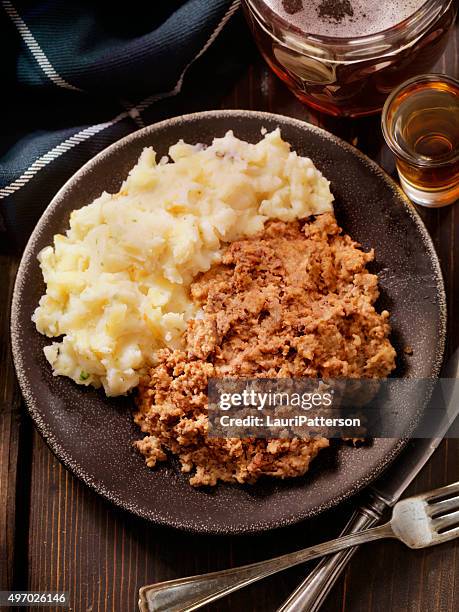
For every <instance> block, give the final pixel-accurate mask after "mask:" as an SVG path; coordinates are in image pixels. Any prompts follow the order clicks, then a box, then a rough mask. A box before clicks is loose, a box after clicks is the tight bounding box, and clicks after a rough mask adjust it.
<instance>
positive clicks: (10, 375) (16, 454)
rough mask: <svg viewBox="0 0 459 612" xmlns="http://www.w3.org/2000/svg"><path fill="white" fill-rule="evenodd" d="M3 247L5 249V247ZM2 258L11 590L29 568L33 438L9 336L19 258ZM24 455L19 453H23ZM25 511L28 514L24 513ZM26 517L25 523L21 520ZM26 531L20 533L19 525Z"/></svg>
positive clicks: (3, 489) (4, 550)
mask: <svg viewBox="0 0 459 612" xmlns="http://www.w3.org/2000/svg"><path fill="white" fill-rule="evenodd" d="M2 246H4V245H2ZM2 251H4V252H2V253H1V254H0V287H1V290H2V298H1V301H2V308H1V309H0V588H1V589H12V588H14V586H15V585H16V584H18V583H20V582H21V579H22V577H23V576H24V575H25V574H24V571H25V572H26V570H27V566H26V565H25V563H24V559H23V558H22V553H23V551H24V549H25V544H26V539H27V521H26V519H27V504H28V502H27V499H28V484H29V478H28V472H29V467H28V466H29V465H30V452H29V451H28V450H27V448H25V446H27V439H28V436H29V434H30V426H29V425H28V424H27V417H26V416H25V414H24V411H23V410H22V407H21V395H20V392H19V389H18V385H17V382H16V377H15V373H14V368H13V363H12V358H11V348H10V334H9V304H10V301H11V294H12V290H13V284H14V278H15V274H16V268H17V258H16V257H14V256H13V255H11V254H8V252H7V249H2ZM21 449H22V450H23V451H24V452H23V453H20V450H21ZM23 509H24V510H25V514H24V513H23ZM24 516H25V522H24V520H21V518H22V517H24ZM21 522H22V525H23V527H24V530H23V531H22V532H20V531H19V525H20V524H21Z"/></svg>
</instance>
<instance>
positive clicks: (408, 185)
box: [381, 74, 459, 208]
mask: <svg viewBox="0 0 459 612" xmlns="http://www.w3.org/2000/svg"><path fill="white" fill-rule="evenodd" d="M381 124H382V130H383V134H384V138H385V140H386V143H387V145H388V146H389V148H390V149H391V151H392V153H393V154H394V156H395V161H396V165H397V170H398V174H399V177H400V183H401V185H402V188H403V190H404V191H405V193H406V194H407V195H408V197H409V198H410V199H411V200H413V202H416V203H417V204H421V205H422V206H427V207H431V208H438V207H440V206H447V205H448V204H452V203H453V202H455V201H456V200H457V199H459V81H457V80H455V79H453V78H452V77H449V76H447V75H444V74H426V75H422V76H419V77H415V78H413V79H410V80H408V81H407V82H406V83H403V84H402V85H400V86H399V87H398V88H396V89H395V90H394V91H393V92H392V94H391V95H390V96H389V98H388V99H387V101H386V104H385V105H384V109H383V113H382V118H381Z"/></svg>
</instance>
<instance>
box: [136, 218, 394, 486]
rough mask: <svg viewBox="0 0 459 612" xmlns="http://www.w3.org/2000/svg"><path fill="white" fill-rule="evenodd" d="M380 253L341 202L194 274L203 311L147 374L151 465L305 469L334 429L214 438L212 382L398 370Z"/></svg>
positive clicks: (238, 471)
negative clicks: (342, 212) (210, 433)
mask: <svg viewBox="0 0 459 612" xmlns="http://www.w3.org/2000/svg"><path fill="white" fill-rule="evenodd" d="M373 257H374V254H373V251H370V252H369V253H365V252H363V251H362V250H361V248H360V245H359V244H357V243H356V242H354V241H353V240H352V239H351V238H350V237H349V236H347V235H344V234H343V233H342V230H341V229H340V228H339V227H338V225H337V223H336V220H335V217H334V215H333V214H332V213H325V214H322V215H319V216H317V217H315V218H311V219H309V220H308V221H303V222H298V221H295V222H291V223H284V222H278V221H270V222H268V223H267V224H266V226H265V229H264V231H263V232H262V233H260V234H258V235H257V236H254V237H252V238H247V239H244V240H240V241H236V242H233V243H231V244H229V245H228V247H227V248H226V251H225V252H224V255H223V259H222V262H221V264H218V265H215V266H214V267H213V268H211V270H209V271H208V272H206V273H204V274H202V275H201V276H199V277H198V278H197V279H196V281H195V282H194V283H193V284H192V286H191V295H192V298H193V300H194V301H195V302H196V303H197V304H198V305H199V306H200V307H201V309H202V313H203V314H202V318H196V319H193V320H190V321H189V323H188V329H187V332H186V336H185V348H184V349H183V350H170V349H164V350H162V351H160V353H159V355H158V358H159V362H158V364H157V365H155V367H153V368H151V370H150V372H149V375H148V376H146V377H144V379H143V380H142V381H141V384H140V386H139V391H138V395H137V408H138V410H137V412H136V414H135V421H136V423H137V424H138V425H139V426H140V428H141V430H142V432H143V433H145V434H146V436H145V437H144V438H143V439H142V440H139V441H137V442H136V445H137V447H138V449H139V450H140V452H142V453H143V455H144V456H145V458H146V462H147V465H149V466H150V467H153V466H154V465H155V464H156V462H157V461H163V460H166V459H167V454H166V452H167V451H169V452H171V453H174V454H175V455H177V456H178V457H179V459H180V462H181V465H182V471H184V472H189V473H191V478H190V482H191V484H193V485H215V484H216V483H217V482H218V480H222V481H225V482H240V483H254V482H256V480H258V478H260V477H261V476H263V475H265V476H274V477H278V478H287V477H292V476H300V475H302V474H304V473H305V472H306V471H307V470H308V467H309V464H310V462H311V460H312V459H314V457H315V456H316V455H317V454H318V452H319V451H320V449H321V448H324V447H326V446H328V440H327V439H325V438H310V439H300V438H294V439H282V440H277V439H274V440H264V439H263V440H262V439H254V438H250V439H242V440H241V439H216V438H208V437H207V436H206V432H207V382H208V380H209V378H211V377H217V378H219V377H245V378H256V377H263V378H288V377H301V376H303V377H304V376H308V377H324V378H381V377H385V376H387V375H388V374H389V373H390V372H391V371H392V370H393V369H394V367H395V357H396V354H395V350H394V348H393V346H392V345H391V343H390V340H389V337H388V336H389V332H390V326H389V313H388V312H387V311H386V310H384V311H383V312H381V313H378V312H376V310H375V308H374V303H375V301H376V299H377V297H378V279H377V276H376V275H374V274H370V273H369V272H368V270H367V269H366V265H367V263H368V262H370V261H372V260H373Z"/></svg>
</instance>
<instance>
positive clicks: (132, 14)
mask: <svg viewBox="0 0 459 612" xmlns="http://www.w3.org/2000/svg"><path fill="white" fill-rule="evenodd" d="M0 11H1V13H0V32H1V36H2V47H3V54H2V63H3V65H2V82H3V92H2V97H1V100H2V101H1V104H2V115H1V119H0V121H1V130H0V230H1V231H2V234H0V239H1V240H5V233H6V235H7V236H8V239H9V240H13V241H14V242H15V243H16V244H17V245H18V246H19V247H21V246H23V245H24V243H25V241H26V240H27V238H28V236H29V235H30V232H31V231H32V229H33V227H34V225H35V224H36V222H37V220H38V218H39V216H40V214H41V213H42V211H43V210H44V208H45V207H46V206H47V204H48V203H49V201H50V200H51V199H52V197H53V195H54V194H55V193H56V192H57V191H58V189H59V188H60V187H61V186H62V184H63V183H64V182H65V181H66V180H67V179H68V178H69V177H70V176H71V175H72V174H73V173H74V172H75V171H76V170H77V169H78V168H79V167H80V166H81V165H82V164H83V163H84V162H86V161H87V160H88V159H90V158H91V157H92V156H94V155H95V154H96V153H98V152H99V151H100V150H102V149H103V148H105V147H106V146H108V145H109V144H111V143H112V142H114V141H116V140H118V139H119V138H121V137H123V136H125V135H127V134H129V133H131V132H132V131H134V130H136V129H139V128H140V127H143V126H144V125H148V124H150V123H153V122H155V121H158V120H161V119H164V118H166V117H169V116H173V115H176V114H182V113H185V112H193V111H196V110H205V109H208V108H214V107H218V104H219V99H220V98H221V96H222V94H224V92H225V88H227V87H228V86H230V85H231V83H232V82H234V78H235V76H236V75H237V74H238V72H239V71H240V70H241V69H243V68H244V66H245V65H246V64H247V62H248V61H249V58H250V54H251V53H252V50H253V48H252V44H251V42H250V37H249V35H248V32H247V28H246V26H245V24H244V21H243V19H242V16H241V15H240V9H239V7H238V2H235V1H233V0H154V1H152V2H149V3H145V2H144V1H140V0H129V1H128V2H122V3H116V2H107V1H101V0H99V1H97V0H78V1H76V0H75V1H73V0H48V1H47V2H43V1H41V2H34V1H23V0H11V1H10V0H1V8H0ZM235 40H237V44H234V41H235ZM2 236H3V238H2Z"/></svg>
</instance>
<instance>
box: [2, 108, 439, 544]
mask: <svg viewBox="0 0 459 612" xmlns="http://www.w3.org/2000/svg"><path fill="white" fill-rule="evenodd" d="M277 126H280V128H281V130H282V135H283V137H284V139H286V140H287V141H289V142H290V143H291V144H292V146H293V148H294V149H295V150H296V151H298V153H300V154H301V155H308V156H309V157H311V158H312V159H313V161H314V163H315V164H316V165H317V166H318V168H319V169H320V170H322V171H323V172H324V174H325V176H327V177H328V178H329V179H330V180H331V185H332V190H333V193H334V195H335V198H336V201H335V210H336V214H337V216H338V218H339V221H340V222H341V224H342V226H343V227H344V229H345V230H346V232H348V233H349V234H351V236H352V237H353V238H355V239H356V240H358V241H359V242H361V243H362V245H363V246H364V247H365V249H369V248H371V247H374V248H375V250H376V263H375V270H376V271H378V272H379V278H380V286H381V294H382V295H381V298H380V304H379V305H380V308H386V307H387V308H388V309H389V310H390V311H391V313H392V326H393V342H394V344H395V346H396V348H397V350H398V353H399V364H398V372H397V374H398V375H401V376H409V377H413V378H415V377H419V378H429V377H435V376H437V375H438V372H439V369H440V366H441V361H442V357H443V345H444V336H445V299H444V289H443V281H442V277H441V272H440V266H439V263H438V259H437V256H436V254H435V251H434V248H433V246H432V242H431V240H430V238H429V236H428V234H427V231H426V229H425V227H424V225H423V224H422V222H421V220H420V218H419V217H418V215H417V213H416V212H415V210H414V208H413V207H412V206H411V204H410V203H409V202H408V200H407V199H406V198H405V197H404V195H403V194H402V192H401V191H400V190H399V189H398V188H397V186H396V185H395V183H394V182H393V181H392V180H391V179H390V178H389V177H387V176H386V175H385V174H384V173H383V172H382V171H381V169H380V168H379V167H378V166H376V164H374V163H373V162H371V161H370V160H369V159H368V158H366V157H365V156H363V155H362V154H361V153H359V152H358V151H357V150H356V149H354V148H352V147H351V146H349V145H348V144H346V143H344V142H342V141H341V140H339V139H337V138H335V137H334V136H331V135H330V134H328V133H327V132H325V131H323V130H321V129H318V128H316V127H314V126H311V125H308V124H307V123H304V122H302V121H297V120H294V119H290V118H287V117H282V116H277V115H271V114H266V113H258V112H247V111H214V112H206V113H198V114H194V115H188V116H185V117H178V118H176V119H172V120H168V121H164V122H161V123H158V124H156V125H152V126H149V127H147V128H145V129H143V130H140V131H138V132H136V133H135V134H132V135H130V136H128V137H127V138H124V139H123V140H120V141H119V142H118V143H115V144H114V145H112V146H110V147H108V148H107V149H106V150H105V151H103V152H102V153H100V154H99V155H97V156H96V157H95V158H94V159H93V160H91V161H90V162H88V163H87V164H86V165H85V166H84V167H83V168H82V169H81V170H80V171H79V172H77V173H76V174H75V176H74V177H73V178H71V179H70V180H69V181H68V182H67V183H66V185H64V187H63V188H62V189H61V190H60V191H59V193H58V194H57V195H56V197H55V198H54V199H53V201H52V202H51V204H50V205H49V207H48V208H47V210H46V211H45V213H44V215H43V216H42V218H41V220H40V222H39V223H38V225H37V227H36V229H35V231H34V233H33V235H32V237H31V239H30V241H29V244H28V245H27V248H26V250H25V253H24V256H23V258H22V262H21V265H20V268H19V273H18V276H17V281H16V286H15V291H14V298H13V307H12V340H13V353H14V361H15V365H16V371H17V374H18V378H19V382H20V385H21V389H22V392H23V394H24V397H25V400H26V403H27V406H28V408H29V410H30V413H31V415H32V418H33V420H34V421H35V424H36V425H37V427H38V429H39V431H40V432H41V434H42V435H43V437H44V438H45V440H46V441H47V443H48V445H49V446H50V448H51V449H52V450H53V451H54V453H55V454H56V455H57V457H58V458H59V459H60V460H61V461H62V462H63V463H64V465H65V466H66V467H68V468H69V469H70V470H71V471H72V472H73V473H74V474H75V475H76V476H78V477H79V478H81V479H82V480H83V481H84V482H86V483H87V484H88V485H89V486H90V487H91V488H92V489H94V490H95V491H97V492H98V493H100V494H101V495H103V496H104V497H105V498H107V499H109V500H110V501H112V502H114V503H115V504H117V505H119V506H121V507H122V508H125V509H126V510H129V511H131V512H133V513H135V514H137V515H139V516H142V517H145V518H147V519H150V520H151V521H153V522H155V523H157V524H160V525H170V526H173V527H180V528H183V529H187V530H191V531H196V532H207V533H242V532H254V531H261V530H264V529H270V528H273V527H280V526H283V525H288V524H291V523H295V522H297V521H300V520H302V519H305V518H307V517H310V516H312V515H314V514H317V513H318V512H320V511H322V510H324V509H325V508H329V507H331V506H333V505H335V504H337V503H338V502H340V501H341V500H343V499H345V498H347V497H349V496H350V495H352V494H353V493H355V492H356V491H358V490H359V489H360V488H361V487H363V486H364V485H366V484H368V483H369V482H370V481H371V480H373V479H374V478H375V477H376V476H377V475H378V474H379V473H380V472H381V471H382V470H383V469H384V467H386V466H387V465H388V464H389V463H390V462H391V461H392V460H393V458H394V457H395V456H396V455H397V453H398V452H399V451H400V450H401V448H402V447H403V445H404V443H403V441H400V440H393V439H377V440H375V441H374V443H373V445H372V446H371V447H368V448H358V449H354V448H349V447H345V446H342V447H338V448H333V449H328V450H327V451H324V452H322V454H321V455H320V456H319V458H318V459H316V460H315V461H314V463H313V467H312V469H311V471H310V472H309V473H308V474H307V475H306V476H305V477H302V478H298V479H293V480H289V481H283V482H276V481H272V480H266V481H262V482H259V483H258V484H256V485H255V486H235V485H219V486H218V487H216V488H214V489H213V490H211V491H208V490H203V489H194V488H192V487H191V486H190V485H189V484H188V478H187V476H186V475H183V474H181V473H180V472H179V470H178V468H177V465H176V464H174V463H173V462H171V463H169V464H166V465H163V466H161V467H159V468H158V469H156V470H150V469H148V468H147V467H146V466H145V464H144V461H143V459H142V457H141V456H140V455H139V454H138V453H137V452H136V451H135V450H134V449H133V448H132V441H133V440H134V439H135V438H138V437H139V431H138V430H137V428H136V427H135V426H134V424H133V422H132V419H131V416H130V400H129V399H128V398H117V399H116V400H113V399H107V398H105V397H104V395H103V394H102V393H100V392H98V391H94V390H89V389H85V388H82V387H79V386H77V385H75V384H74V383H73V382H71V381H70V380H69V379H66V378H62V377H57V378H55V377H53V376H52V374H51V368H50V367H49V365H48V363H47V362H46V360H45V358H44V356H43V352H42V349H43V346H45V344H47V343H49V340H46V339H45V338H44V337H43V336H41V335H40V334H39V333H37V331H36V330H35V328H34V325H33V324H32V322H31V316H32V313H33V311H34V309H35V307H36V305H37V302H38V300H39V298H40V296H41V295H42V293H43V292H44V284H43V281H42V276H41V273H40V269H39V266H38V262H37V253H38V252H39V251H40V249H42V248H43V247H45V246H46V245H49V244H51V242H52V239H53V235H54V234H56V233H59V232H62V231H64V230H65V228H66V227H67V226H68V219H69V213H70V211H71V210H72V209H74V208H80V207H81V206H84V205H85V204H88V203H89V202H91V201H92V200H93V199H94V198H95V197H96V196H98V195H99V194H100V193H101V191H102V190H106V191H112V192H114V191H117V190H118V188H119V186H120V183H121V181H122V179H123V178H124V177H125V176H126V175H127V173H128V171H129V170H130V168H132V166H133V165H134V163H135V161H136V160H137V158H138V156H139V154H140V152H141V151H142V148H143V147H145V146H147V145H152V146H153V147H154V148H155V150H156V151H157V153H158V154H159V155H160V156H161V155H163V154H166V153H167V150H168V147H169V146H170V145H172V144H174V143H175V142H177V140H179V139H180V138H183V139H184V140H186V141H187V142H192V143H197V142H204V143H210V142H211V140H212V139H213V138H214V137H215V136H223V135H224V134H225V132H226V131H227V130H229V129H232V130H233V131H234V133H235V134H236V136H239V137H241V138H244V139H246V140H249V141H253V142H256V141H257V140H258V139H259V138H260V130H261V128H263V127H264V128H266V129H268V130H271V129H274V128H276V127H277ZM407 345H409V346H411V347H412V348H413V354H412V356H409V357H408V356H406V355H404V353H403V351H402V350H401V349H402V348H403V347H404V346H407Z"/></svg>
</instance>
